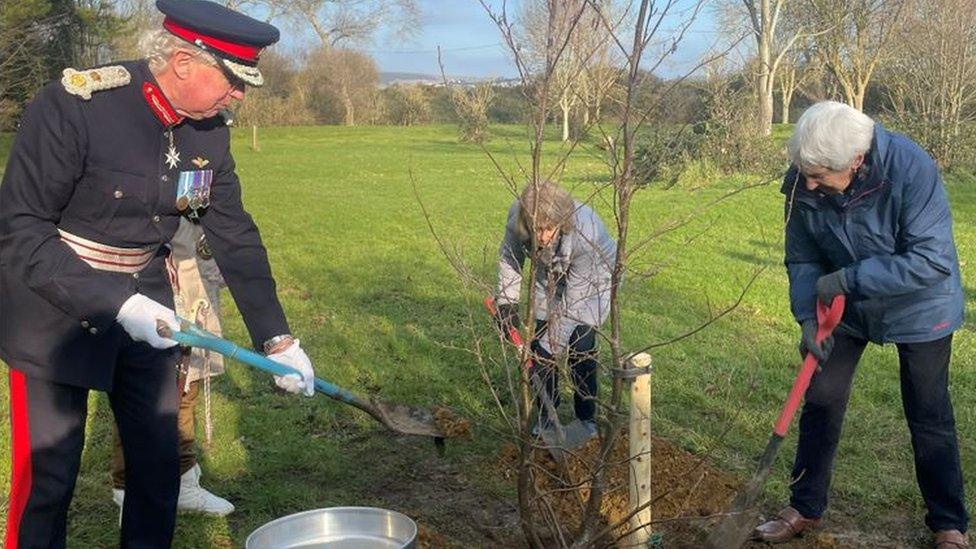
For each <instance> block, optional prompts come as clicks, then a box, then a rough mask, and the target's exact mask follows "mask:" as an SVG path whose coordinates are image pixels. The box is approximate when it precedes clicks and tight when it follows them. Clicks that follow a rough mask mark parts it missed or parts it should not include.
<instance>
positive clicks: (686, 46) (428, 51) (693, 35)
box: [365, 0, 717, 77]
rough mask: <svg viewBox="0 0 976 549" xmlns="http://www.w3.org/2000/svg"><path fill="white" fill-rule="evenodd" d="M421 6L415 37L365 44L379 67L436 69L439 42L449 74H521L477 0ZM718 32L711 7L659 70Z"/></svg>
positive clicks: (431, 0) (693, 55) (680, 67)
mask: <svg viewBox="0 0 976 549" xmlns="http://www.w3.org/2000/svg"><path fill="white" fill-rule="evenodd" d="M490 3H491V4H492V5H494V6H496V7H497V6H500V5H501V0H490ZM518 3H519V2H518V0H509V1H508V9H509V13H510V14H511V15H510V17H513V16H514V13H515V12H516V11H517V5H518ZM687 3H688V4H690V3H691V0H689V1H688V2H687ZM419 5H420V9H421V13H422V17H421V25H420V28H419V29H417V32H416V33H415V36H414V37H413V38H412V39H409V40H408V41H403V42H399V43H391V42H390V41H388V40H383V39H379V40H377V42H376V43H375V44H373V45H371V46H368V47H367V48H365V49H366V51H368V52H369V53H370V54H371V55H372V56H373V58H374V59H375V60H376V63H377V65H378V66H379V69H380V70H381V71H384V72H391V71H398V72H416V73H425V74H438V73H439V69H438V66H437V53H436V49H437V46H441V48H442V50H444V55H443V56H444V65H445V70H446V72H447V73H448V74H449V75H452V76H470V77H490V76H494V77H510V76H516V75H517V74H516V71H515V68H514V65H513V64H512V62H511V60H510V57H509V53H508V51H507V49H506V48H505V46H504V45H503V43H502V42H503V41H502V37H501V34H500V33H499V31H498V28H497V27H496V26H495V24H494V23H493V22H492V21H491V20H490V19H489V18H488V16H487V14H486V13H485V11H484V9H483V8H482V6H481V4H480V3H479V2H478V1H477V0H419ZM716 37H717V35H716V33H715V31H714V22H713V17H712V14H711V13H709V12H708V11H706V12H704V13H702V14H700V15H699V17H698V19H697V21H696V22H695V23H694V25H693V27H692V28H691V32H690V33H688V34H687V36H686V38H685V40H684V41H683V42H682V43H681V44H680V45H679V46H678V49H677V51H676V53H675V55H674V56H673V58H672V59H673V61H672V62H670V63H669V64H668V66H663V67H662V70H661V71H660V72H661V73H663V75H664V76H673V75H675V74H679V73H682V72H684V71H685V70H687V68H688V67H690V66H692V65H693V64H694V63H695V61H696V60H697V59H699V58H700V57H701V55H702V54H703V53H704V52H705V51H706V50H708V49H709V48H710V47H711V45H712V43H713V42H714V40H715V39H716Z"/></svg>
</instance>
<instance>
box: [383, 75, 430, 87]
mask: <svg viewBox="0 0 976 549" xmlns="http://www.w3.org/2000/svg"><path fill="white" fill-rule="evenodd" d="M440 81H441V76H440V75H439V74H423V73H419V72H381V73H380V86H389V85H390V84H393V83H395V82H423V83H426V84H434V83H437V82H440Z"/></svg>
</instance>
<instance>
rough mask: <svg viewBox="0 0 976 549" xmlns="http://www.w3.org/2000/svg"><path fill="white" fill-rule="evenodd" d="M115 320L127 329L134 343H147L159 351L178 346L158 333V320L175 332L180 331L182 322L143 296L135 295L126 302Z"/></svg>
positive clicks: (163, 307)
mask: <svg viewBox="0 0 976 549" xmlns="http://www.w3.org/2000/svg"><path fill="white" fill-rule="evenodd" d="M115 320H116V321H118V323H119V324H121V325H122V327H123V328H125V331H126V332H128V334H129V337H131V338H132V339H133V341H145V342H146V343H148V344H150V345H152V346H153V347H155V348H157V349H168V348H170V347H173V346H174V345H176V344H177V343H176V342H175V341H173V340H172V339H169V338H165V337H162V336H160V335H159V334H158V333H157V332H156V320H162V321H164V322H166V324H167V325H168V326H169V327H170V328H172V329H173V331H178V330H179V329H180V322H179V321H178V320H177V319H176V313H175V312H173V309H170V308H169V307H167V306H165V305H163V304H162V303H159V302H157V301H153V300H152V299H149V298H148V297H146V296H144V295H143V294H133V296H132V297H130V298H129V299H127V300H125V303H123V304H122V307H121V308H119V314H118V315H117V316H116V317H115Z"/></svg>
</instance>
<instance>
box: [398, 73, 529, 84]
mask: <svg viewBox="0 0 976 549" xmlns="http://www.w3.org/2000/svg"><path fill="white" fill-rule="evenodd" d="M447 80H448V82H450V83H451V84H452V85H453V84H460V85H462V86H473V85H476V84H480V83H481V82H485V81H488V80H491V81H493V82H495V84H496V85H497V86H501V87H512V86H517V85H519V84H520V83H521V81H520V80H519V79H518V78H484V77H482V78H473V77H469V76H450V75H448V77H447ZM443 83H444V79H443V78H442V77H441V75H439V74H424V73H419V72H381V73H380V87H381V88H385V87H387V86H390V85H392V84H427V85H430V86H440V85H442V84H443Z"/></svg>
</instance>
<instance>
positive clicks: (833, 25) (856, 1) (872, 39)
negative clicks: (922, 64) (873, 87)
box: [805, 0, 906, 110]
mask: <svg viewBox="0 0 976 549" xmlns="http://www.w3.org/2000/svg"><path fill="white" fill-rule="evenodd" d="M805 1H806V2H807V6H808V9H807V10H806V14H807V17H808V18H809V21H810V22H811V25H813V26H814V27H815V28H818V29H822V32H820V33H818V35H817V36H816V38H815V44H816V48H817V50H818V55H819V56H820V57H821V59H822V61H823V63H824V66H825V67H826V68H827V69H828V70H829V71H830V73H831V75H832V76H833V78H834V79H835V80H836V82H837V84H838V85H839V86H840V90H841V92H842V93H843V97H844V100H845V101H846V102H847V104H848V105H850V106H852V107H854V108H856V109H858V110H862V109H863V108H864V95H865V93H867V90H868V86H869V85H870V83H871V79H872V78H873V77H874V75H875V72H876V71H877V69H878V67H879V66H880V65H881V64H882V63H883V62H884V61H885V60H886V59H888V58H890V57H891V56H893V55H894V54H895V52H896V50H897V46H898V45H899V44H898V43H896V42H895V41H893V40H892V39H893V37H894V35H895V33H896V32H897V30H898V26H899V25H900V24H901V16H902V14H903V9H904V6H905V3H906V0H805Z"/></svg>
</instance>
